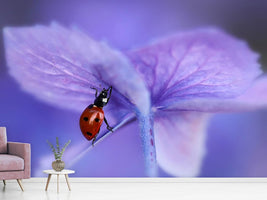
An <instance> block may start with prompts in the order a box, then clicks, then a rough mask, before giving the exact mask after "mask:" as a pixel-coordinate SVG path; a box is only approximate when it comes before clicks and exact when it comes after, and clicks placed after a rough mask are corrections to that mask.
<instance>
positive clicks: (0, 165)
mask: <svg viewBox="0 0 267 200" xmlns="http://www.w3.org/2000/svg"><path fill="white" fill-rule="evenodd" d="M19 170H24V160H23V159H22V158H21V157H18V156H14V155H10V154H0V171H2V172H3V171H19Z"/></svg>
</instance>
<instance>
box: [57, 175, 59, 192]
mask: <svg viewBox="0 0 267 200" xmlns="http://www.w3.org/2000/svg"><path fill="white" fill-rule="evenodd" d="M57 193H59V174H57Z"/></svg>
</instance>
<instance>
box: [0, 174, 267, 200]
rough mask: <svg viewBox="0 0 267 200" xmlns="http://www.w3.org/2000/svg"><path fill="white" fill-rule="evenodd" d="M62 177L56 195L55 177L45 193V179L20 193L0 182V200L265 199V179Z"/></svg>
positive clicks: (28, 182) (27, 183)
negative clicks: (68, 182) (66, 178)
mask: <svg viewBox="0 0 267 200" xmlns="http://www.w3.org/2000/svg"><path fill="white" fill-rule="evenodd" d="M69 181H70V187H71V191H69V189H68V185H67V183H66V181H65V178H64V176H62V177H61V179H60V183H59V193H57V183H56V177H54V179H53V176H52V178H51V181H50V184H49V187H48V190H47V191H45V187H46V178H31V179H28V180H23V181H22V184H23V187H24V192H22V191H21V189H20V187H19V185H18V183H17V181H16V180H11V181H6V185H5V186H4V184H3V182H2V181H1V182H0V199H1V200H36V199H42V200H53V199H55V200H58V199H60V200H65V199H66V200H82V199H89V200H91V199H92V200H98V199H105V200H106V199H114V200H115V199H116V200H120V199H123V200H131V199H138V200H139V199H153V200H155V199H163V200H165V199H166V200H169V199H179V200H183V199H186V200H191V199H194V200H195V199H196V200H199V199H203V200H204V199H205V200H209V199H210V200H215V199H216V200H217V199H218V200H222V199H223V200H232V199H233V200H239V199H240V200H266V199H267V179H200V178H198V179H191V178H188V179H185V178H178V179H165V178H164V179H144V178H142V179H113V178H100V179H96V178H70V179H69Z"/></svg>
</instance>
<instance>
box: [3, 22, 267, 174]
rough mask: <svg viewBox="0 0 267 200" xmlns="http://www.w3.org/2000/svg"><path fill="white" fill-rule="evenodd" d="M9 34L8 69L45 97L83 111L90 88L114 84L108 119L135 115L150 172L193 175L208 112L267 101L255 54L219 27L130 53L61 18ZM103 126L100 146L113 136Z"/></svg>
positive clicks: (91, 96) (116, 123)
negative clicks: (62, 23) (60, 22)
mask: <svg viewBox="0 0 267 200" xmlns="http://www.w3.org/2000/svg"><path fill="white" fill-rule="evenodd" d="M4 37H5V46H6V55H7V63H8V66H9V69H10V74H11V75H12V76H13V77H14V78H15V79H16V80H17V81H18V82H19V83H20V85H21V87H22V88H23V89H24V90H25V91H27V92H29V93H30V94H33V95H34V96H35V97H36V98H38V99H40V100H42V101H45V102H47V103H50V104H52V105H55V106H58V107H62V108H64V109H71V110H75V111H78V112H82V111H83V109H84V108H85V107H86V106H87V105H88V104H90V103H91V102H93V99H94V90H92V89H91V87H99V85H101V86H102V87H108V86H110V85H112V86H113V89H114V92H113V94H112V98H111V100H110V102H109V104H108V106H106V107H105V115H106V118H107V119H108V120H109V122H110V124H111V125H112V126H113V127H115V129H117V128H119V127H121V126H122V125H124V124H126V123H129V122H131V121H133V120H135V119H138V121H139V130H140V135H141V138H142V143H143V151H144V157H145V165H146V172H147V175H148V176H156V175H157V166H158V165H159V166H160V167H161V168H162V169H164V170H165V171H166V172H168V173H170V174H172V175H175V176H196V175H197V174H198V173H199V170H200V166H201V161H202V159H203V156H204V155H205V134H206V126H207V122H208V119H209V116H210V114H209V113H214V112H229V111H240V110H251V109H257V108H260V107H262V106H266V104H267V97H266V95H264V93H263V92H262V91H264V90H266V89H267V81H266V80H267V79H266V78H265V77H264V76H263V77H260V78H258V77H259V76H260V75H261V73H262V71H261V69H260V65H259V64H258V62H257V59H258V55H257V54H256V53H254V52H253V51H251V50H250V49H249V47H248V45H247V44H246V43H245V42H243V41H240V40H238V39H236V38H233V37H231V36H230V35H228V34H226V33H224V32H223V31H221V30H218V29H215V28H208V29H201V30H195V31H189V32H182V33H179V34H176V35H173V36H170V37H168V38H165V39H161V40H157V41H155V42H154V43H153V44H150V45H148V46H146V47H144V48H140V49H136V50H131V51H129V52H126V53H125V52H120V51H117V50H115V49H112V48H111V47H109V46H108V45H107V44H105V43H101V42H97V41H94V40H93V39H92V38H90V37H89V36H87V35H86V34H84V33H83V32H81V31H79V30H77V29H74V28H72V29H67V28H64V27H62V26H60V25H58V24H52V25H51V26H40V25H38V26H34V27H25V28H5V30H4ZM103 130H104V129H103V128H102V132H101V136H100V137H99V138H98V140H97V142H96V145H97V143H98V142H100V141H101V140H102V139H103V138H105V137H106V136H107V135H109V134H111V133H110V132H105V131H103Z"/></svg>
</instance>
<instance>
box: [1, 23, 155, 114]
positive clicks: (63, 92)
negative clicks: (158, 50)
mask: <svg viewBox="0 0 267 200" xmlns="http://www.w3.org/2000/svg"><path fill="white" fill-rule="evenodd" d="M4 37H5V46H6V55H7V63H8V66H9V67H10V74H11V75H12V76H13V77H15V79H16V80H17V81H18V82H19V83H20V84H21V85H22V87H23V89H24V90H25V91H27V92H29V93H31V94H33V95H34V96H35V97H37V98H39V99H41V100H43V101H45V102H48V103H50V104H53V105H57V106H59V107H63V108H69V109H74V110H79V111H81V110H82V109H84V107H85V106H87V105H88V104H90V103H92V102H93V100H94V92H95V91H94V90H92V89H91V88H90V87H96V88H98V87H99V85H100V84H101V85H102V86H103V87H108V86H110V85H112V86H113V88H114V90H113V91H114V93H113V96H112V98H111V100H112V101H113V103H116V102H117V104H119V105H120V107H119V108H121V107H123V105H124V106H125V107H126V109H127V107H128V106H130V105H132V104H135V105H136V106H137V107H138V108H139V109H140V110H141V111H144V112H148V110H149V106H150V100H149V93H148V92H147V89H146V87H145V85H144V83H143V81H142V79H141V78H140V77H139V75H138V74H137V73H136V71H135V70H134V68H133V67H132V66H131V64H130V62H129V61H128V59H127V57H125V56H124V55H123V54H122V53H120V52H118V51H116V50H114V49H111V48H110V47H108V46H107V45H106V44H103V43H99V42H96V41H94V40H93V39H91V38H90V37H88V36H87V35H86V34H84V33H82V32H81V31H78V30H76V29H67V28H64V27H62V26H60V25H58V24H52V25H50V26H40V25H37V26H34V27H23V28H5V29H4ZM101 89H102V88H101ZM112 101H111V104H112ZM117 104H116V105H117Z"/></svg>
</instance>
